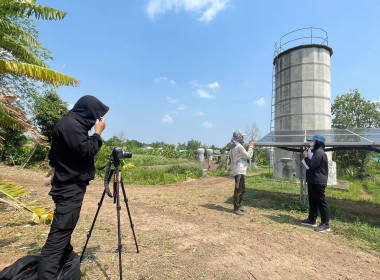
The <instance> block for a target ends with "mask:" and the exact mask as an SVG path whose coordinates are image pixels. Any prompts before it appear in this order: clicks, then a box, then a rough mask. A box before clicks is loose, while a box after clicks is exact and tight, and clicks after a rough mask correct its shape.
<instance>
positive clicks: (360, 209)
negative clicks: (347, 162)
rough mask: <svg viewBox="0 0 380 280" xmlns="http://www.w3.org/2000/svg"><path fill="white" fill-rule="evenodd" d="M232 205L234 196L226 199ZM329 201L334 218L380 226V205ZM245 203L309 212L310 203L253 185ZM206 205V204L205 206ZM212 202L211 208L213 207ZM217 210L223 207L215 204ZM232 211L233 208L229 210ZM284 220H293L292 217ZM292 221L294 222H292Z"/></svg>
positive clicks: (256, 206) (331, 214) (294, 195)
mask: <svg viewBox="0 0 380 280" xmlns="http://www.w3.org/2000/svg"><path fill="white" fill-rule="evenodd" d="M225 202H226V203H229V204H231V205H232V203H233V196H231V197H230V198H229V199H227V200H226V201H225ZM327 203H328V205H329V209H330V216H331V218H332V219H338V220H340V221H342V222H349V223H355V222H358V221H359V222H362V223H368V224H369V225H372V226H380V219H379V217H380V206H377V205H374V204H372V203H370V202H357V201H352V200H347V199H336V198H331V197H327ZM243 205H246V206H250V207H254V208H260V209H271V210H282V211H298V212H303V213H305V214H307V211H308V205H303V204H301V203H300V201H299V195H298V194H293V193H285V192H279V191H266V190H258V189H254V188H252V187H248V188H247V189H246V193H245V195H244V199H243ZM204 207H206V206H204ZM212 207H213V206H212V204H211V205H210V206H209V208H211V209H213V208H212ZM214 207H215V210H218V209H219V208H223V207H222V206H214ZM229 212H231V210H229ZM284 221H289V222H291V221H292V220H290V219H284ZM291 223H292V222H291Z"/></svg>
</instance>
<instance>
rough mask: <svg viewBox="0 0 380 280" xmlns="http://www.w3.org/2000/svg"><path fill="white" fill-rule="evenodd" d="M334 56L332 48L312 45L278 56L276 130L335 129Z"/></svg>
mask: <svg viewBox="0 0 380 280" xmlns="http://www.w3.org/2000/svg"><path fill="white" fill-rule="evenodd" d="M331 55H332V49H331V48H330V47H328V46H325V45H317V44H309V45H301V46H297V47H294V48H291V49H288V50H286V51H284V52H282V53H280V54H278V55H277V56H276V57H275V59H274V65H275V77H276V79H275V81H276V82H275V86H276V95H275V104H274V106H275V119H274V129H275V130H276V131H278V130H303V129H309V130H311V129H330V128H331V73H330V59H331Z"/></svg>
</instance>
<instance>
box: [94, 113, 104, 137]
mask: <svg viewBox="0 0 380 280" xmlns="http://www.w3.org/2000/svg"><path fill="white" fill-rule="evenodd" d="M105 128H106V119H105V118H104V117H100V118H99V119H97V120H96V123H95V133H96V134H99V135H101V134H102V132H103V130H104V129H105Z"/></svg>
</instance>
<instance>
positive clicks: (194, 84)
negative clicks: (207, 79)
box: [190, 80, 202, 88]
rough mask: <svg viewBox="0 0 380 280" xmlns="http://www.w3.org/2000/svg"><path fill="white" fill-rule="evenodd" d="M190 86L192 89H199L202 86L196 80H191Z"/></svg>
mask: <svg viewBox="0 0 380 280" xmlns="http://www.w3.org/2000/svg"><path fill="white" fill-rule="evenodd" d="M190 85H191V86H192V87H196V88H199V87H201V86H202V85H201V84H200V83H199V82H198V81H197V80H192V81H191V82H190Z"/></svg>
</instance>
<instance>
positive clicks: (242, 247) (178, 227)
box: [0, 165, 380, 280]
mask: <svg viewBox="0 0 380 280" xmlns="http://www.w3.org/2000/svg"><path fill="white" fill-rule="evenodd" d="M0 178H1V179H8V180H11V181H12V182H14V183H16V184H19V185H21V186H23V187H24V188H25V189H27V190H28V191H29V198H30V199H33V198H37V197H38V198H39V199H40V202H41V203H40V204H42V205H44V206H45V207H46V208H49V207H53V203H52V201H51V199H50V197H49V196H48V195H47V193H48V191H49V187H45V186H44V185H43V183H44V182H45V181H46V179H45V178H44V174H43V173H42V172H36V171H30V170H20V169H17V168H11V167H5V166H1V165H0ZM125 190H126V193H127V196H128V199H129V203H128V205H129V208H130V211H131V215H132V219H133V223H134V225H135V233H136V237H137V242H138V246H139V249H140V253H139V254H137V253H136V247H135V243H134V240H133V235H132V231H131V226H130V223H129V218H128V215H127V211H126V207H125V203H124V202H122V205H121V206H122V208H121V225H122V226H121V232H122V243H123V248H122V271H123V279H141V280H142V279H155V280H158V279H257V280H261V279H380V257H378V256H374V255H371V254H370V253H367V252H365V251H362V250H360V249H359V248H357V246H355V244H349V243H348V242H346V241H344V240H342V239H341V237H339V236H337V235H335V234H334V231H332V232H330V233H316V232H314V231H313V230H312V229H309V228H305V227H302V226H299V225H298V223H297V221H293V222H283V221H281V215H283V214H281V213H279V212H278V211H275V210H268V209H260V208H255V205H248V206H246V208H247V210H248V214H246V215H245V216H244V217H239V216H236V215H234V214H233V212H232V210H231V208H232V205H231V204H230V198H231V195H232V192H233V179H232V178H213V177H204V178H202V179H200V180H190V181H188V182H183V183H176V184H170V185H165V186H134V185H126V186H125ZM102 192H103V185H102V183H101V182H92V183H91V185H90V186H89V187H88V189H87V193H86V196H85V200H84V204H83V208H82V212H81V218H80V220H79V222H78V225H77V227H76V229H75V231H74V233H73V236H72V244H73V245H74V248H75V249H76V251H77V252H80V250H81V248H82V247H83V246H84V244H85V241H86V238H87V236H86V234H87V232H88V230H89V228H90V227H91V224H92V222H93V219H94V216H95V213H96V210H97V207H98V205H97V204H98V202H99V200H100V198H101V195H102ZM2 198H3V199H6V198H4V197H2ZM0 211H1V212H0V233H1V235H0V236H1V237H0V270H1V269H3V268H4V267H6V266H8V265H10V264H11V263H13V262H14V261H15V260H17V259H18V258H20V257H22V256H24V255H28V254H39V252H40V250H41V247H42V246H43V245H44V242H45V240H46V236H47V233H48V232H49V226H48V225H30V224H28V221H29V220H30V217H31V215H30V214H29V213H28V212H26V211H24V210H20V209H16V208H15V207H14V206H11V205H9V204H7V203H4V202H0ZM116 213H117V212H116V206H115V204H113V201H112V199H111V198H108V197H106V198H105V201H104V203H103V206H102V207H101V210H100V213H99V216H98V219H97V220H96V223H95V229H94V231H93V233H92V236H91V238H90V240H89V245H88V248H87V250H86V255H87V256H88V259H89V262H88V263H86V264H84V265H82V267H81V270H82V272H83V273H84V277H82V279H119V265H118V252H117V244H118V241H117V218H116ZM284 215H286V213H285V214H284Z"/></svg>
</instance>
